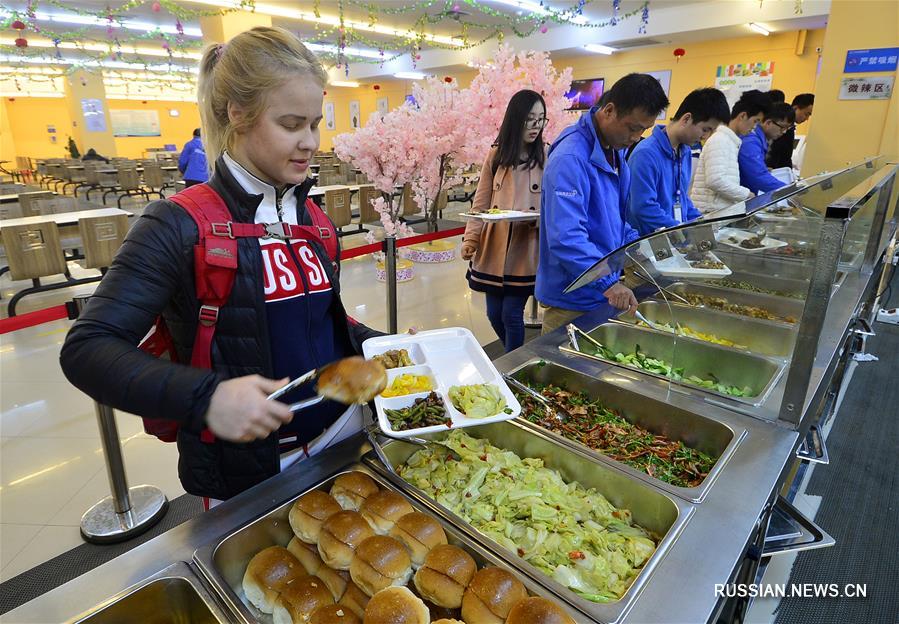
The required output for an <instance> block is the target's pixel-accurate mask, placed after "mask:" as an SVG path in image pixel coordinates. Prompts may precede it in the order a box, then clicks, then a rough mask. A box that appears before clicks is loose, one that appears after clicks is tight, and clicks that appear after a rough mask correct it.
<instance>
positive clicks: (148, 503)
mask: <svg viewBox="0 0 899 624" xmlns="http://www.w3.org/2000/svg"><path fill="white" fill-rule="evenodd" d="M128 493H129V496H130V498H131V509H130V510H128V511H127V512H125V513H121V514H120V513H116V511H115V507H114V506H113V501H112V496H107V497H106V498H104V499H103V500H101V501H100V502H99V503H97V504H96V505H94V506H93V507H91V508H90V509H88V510H87V511H86V512H85V513H84V515H83V516H81V535H82V537H84V539H85V540H86V541H88V542H91V543H93V544H114V543H117V542H124V541H125V540H128V539H131V538H132V537H134V536H135V535H140V534H141V533H143V532H144V531H146V530H147V529H149V528H150V527H152V526H153V525H154V524H156V523H157V522H159V520H160V519H162V517H163V516H164V515H165V512H166V511H167V510H168V508H169V501H168V499H167V498H166V497H165V494H163V493H162V490H160V489H159V488H158V487H155V486H152V485H135V486H134V487H131V488H128Z"/></svg>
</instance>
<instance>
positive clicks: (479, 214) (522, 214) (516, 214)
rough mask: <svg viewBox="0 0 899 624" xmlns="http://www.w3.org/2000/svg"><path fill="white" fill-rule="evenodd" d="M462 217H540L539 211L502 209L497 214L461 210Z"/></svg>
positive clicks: (499, 218) (512, 218)
mask: <svg viewBox="0 0 899 624" xmlns="http://www.w3.org/2000/svg"><path fill="white" fill-rule="evenodd" d="M460 216H461V217H462V218H463V219H478V220H480V221H533V220H535V219H539V218H540V213H539V212H536V211H530V210H527V211H525V210H504V211H503V212H500V213H498V214H490V213H488V212H463V213H461V214H460Z"/></svg>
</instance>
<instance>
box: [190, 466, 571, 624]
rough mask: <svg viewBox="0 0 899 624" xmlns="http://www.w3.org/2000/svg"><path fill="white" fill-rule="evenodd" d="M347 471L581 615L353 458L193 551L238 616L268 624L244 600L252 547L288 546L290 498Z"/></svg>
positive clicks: (482, 561) (477, 556)
mask: <svg viewBox="0 0 899 624" xmlns="http://www.w3.org/2000/svg"><path fill="white" fill-rule="evenodd" d="M352 471H358V472H363V473H365V474H367V475H368V476H370V477H371V478H372V479H374V480H375V481H376V482H377V484H378V485H379V486H380V487H381V488H384V489H389V490H392V491H395V492H397V493H399V494H402V495H403V496H404V497H405V498H407V499H408V500H409V502H410V503H411V504H412V506H413V507H414V508H415V509H416V510H417V511H423V512H426V513H428V512H430V513H431V515H433V516H434V518H435V519H436V520H438V521H439V522H440V523H441V525H443V529H444V531H446V537H447V540H448V541H449V543H450V544H455V545H457V546H460V547H462V548H464V549H465V550H466V551H468V553H469V554H470V555H471V556H472V557H474V560H475V562H476V563H477V564H478V568H479V569H480V568H482V567H484V566H498V567H501V568H505V569H508V570H509V571H510V572H512V573H513V574H515V576H516V577H517V578H518V579H519V580H520V581H521V582H522V583H524V585H525V587H526V588H527V590H528V593H530V594H531V595H537V596H544V597H547V598H551V599H553V600H556V601H557V602H558V603H559V605H560V606H562V607H563V608H565V609H566V610H568V611H569V614H570V615H571V616H572V617H574V618H575V620H576V621H580V620H579V619H578V617H579V614H578V612H577V611H576V610H574V609H573V608H572V607H571V606H569V605H566V604H565V601H564V600H563V599H562V597H559V596H556V595H554V594H553V593H552V592H551V591H549V590H547V589H546V588H545V587H543V586H542V585H540V584H538V583H535V582H534V581H533V580H531V579H530V578H529V577H528V576H527V575H526V574H524V573H522V572H521V571H520V570H518V569H517V568H516V567H515V566H514V565H510V564H509V563H508V562H507V561H505V560H504V559H503V558H501V557H499V556H497V555H496V554H495V553H493V552H491V551H490V550H489V549H487V548H484V547H483V546H482V545H481V544H479V543H478V542H477V541H475V540H472V539H471V538H470V537H469V536H468V535H467V534H466V533H465V531H463V530H461V529H459V528H457V527H454V526H453V525H451V524H450V523H449V522H447V521H446V520H445V519H444V518H442V517H440V515H439V514H435V513H433V512H432V511H431V509H430V508H429V506H428V505H424V504H422V503H421V502H420V501H419V500H418V499H416V497H414V496H410V495H409V494H408V493H407V492H405V491H403V489H402V488H401V487H397V484H396V483H394V482H393V481H392V480H388V479H385V478H384V477H383V476H382V475H381V473H380V472H379V471H373V470H371V469H370V468H369V467H368V466H365V465H363V464H358V463H353V464H350V465H348V466H346V467H345V468H344V469H342V470H340V471H338V472H336V473H334V474H333V475H331V476H330V477H328V478H327V479H325V480H324V481H322V482H320V483H318V484H317V485H315V486H313V487H311V488H308V489H306V490H303V491H302V492H298V493H297V495H296V496H295V497H293V498H291V499H290V500H289V501H287V502H285V503H283V504H282V505H279V506H278V507H277V508H275V509H273V510H271V511H269V512H267V513H265V514H263V515H262V516H260V517H259V518H257V519H256V520H254V521H253V522H251V523H249V524H247V525H245V526H242V527H240V528H239V529H237V530H235V531H233V532H232V533H230V534H229V535H227V536H226V537H224V538H223V539H221V540H219V541H218V542H216V543H213V544H208V545H206V546H203V547H201V548H198V549H197V550H196V552H195V553H194V562H195V563H196V565H197V567H198V568H199V570H200V571H201V572H202V573H203V575H204V576H205V578H206V579H207V580H208V581H209V583H210V584H211V585H212V586H213V587H214V588H215V590H216V591H217V592H218V593H219V595H220V596H221V597H222V598H223V601H224V602H225V603H226V604H227V605H228V607H229V609H230V610H231V612H232V613H233V615H234V617H236V618H237V619H238V621H240V622H244V623H246V624H251V623H255V622H263V623H265V624H270V623H271V622H272V616H271V615H267V614H264V613H261V612H260V611H259V610H257V609H256V608H255V607H253V606H252V605H249V604H247V603H246V602H245V601H244V594H243V588H242V585H243V583H242V581H243V575H244V572H245V571H246V568H247V564H248V563H249V562H250V559H251V558H252V557H253V556H254V555H255V554H256V553H258V552H259V551H260V550H262V549H263V548H267V547H268V546H287V543H288V542H289V541H290V540H291V538H292V537H293V536H294V534H293V530H292V529H291V528H290V521H289V519H288V515H289V513H290V508H291V507H292V506H293V503H294V501H295V500H296V499H297V498H299V497H300V496H302V495H303V494H305V493H306V492H309V491H311V490H324V491H328V490H330V489H331V484H332V483H333V482H334V480H335V479H336V478H337V477H338V476H340V475H341V474H344V473H346V472H352Z"/></svg>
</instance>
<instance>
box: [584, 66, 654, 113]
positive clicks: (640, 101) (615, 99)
mask: <svg viewBox="0 0 899 624" xmlns="http://www.w3.org/2000/svg"><path fill="white" fill-rule="evenodd" d="M609 103H612V104H614V105H615V110H616V111H617V113H618V114H619V115H627V114H628V113H630V112H631V111H633V110H634V109H637V108H642V109H643V110H645V111H646V112H647V113H648V114H650V115H652V116H653V117H655V116H657V115H658V114H659V113H661V112H662V109H664V108H667V106H668V97H667V96H666V95H665V91H664V89H662V85H661V84H659V81H658V80H656V79H655V78H653V77H652V76H650V75H649V74H628V75H627V76H625V77H624V78H622V79H620V80H619V81H618V82H616V83H615V84H613V85H612V88H611V89H609V90H608V91H606V92H605V93H603V95H602V99H600V101H599V106H600V108H602V107H603V106H605V105H606V104H609Z"/></svg>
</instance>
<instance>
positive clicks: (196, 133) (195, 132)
mask: <svg viewBox="0 0 899 624" xmlns="http://www.w3.org/2000/svg"><path fill="white" fill-rule="evenodd" d="M194 136H195V137H198V136H200V129H199V128H197V129H196V130H194Z"/></svg>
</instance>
